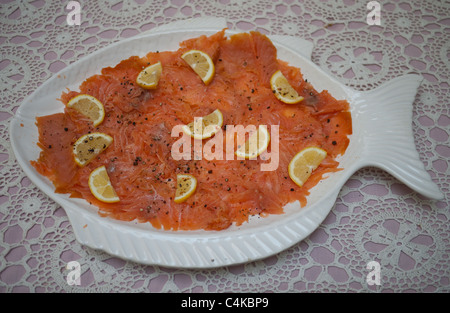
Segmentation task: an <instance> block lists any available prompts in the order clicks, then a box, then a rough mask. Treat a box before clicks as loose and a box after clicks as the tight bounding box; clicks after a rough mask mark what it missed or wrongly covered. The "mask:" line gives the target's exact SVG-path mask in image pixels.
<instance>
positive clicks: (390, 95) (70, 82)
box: [10, 18, 442, 268]
mask: <svg viewBox="0 0 450 313" xmlns="http://www.w3.org/2000/svg"><path fill="white" fill-rule="evenodd" d="M225 27H226V22H225V20H222V19H213V18H206V19H205V18H203V19H195V20H187V21H181V22H177V23H174V24H172V25H167V26H164V27H160V28H158V29H155V30H153V31H151V32H150V33H147V34H143V35H141V36H139V37H135V38H130V39H127V40H124V41H121V42H119V43H116V44H113V45H111V46H108V47H106V48H104V49H101V50H99V51H97V52H95V53H93V54H91V55H89V56H87V57H85V58H83V59H81V60H79V61H77V62H75V63H74V64H71V65H70V66H68V67H67V68H65V69H64V70H62V71H61V72H60V73H58V74H57V75H55V76H54V77H52V78H51V79H49V80H48V81H47V82H45V83H44V84H43V85H42V86H40V87H39V88H38V89H37V90H36V91H35V92H34V93H33V94H32V95H30V96H29V97H28V98H27V99H25V100H24V101H23V103H22V104H21V106H20V107H19V109H18V110H17V113H16V115H15V117H14V119H13V120H12V122H11V128H10V131H11V143H12V147H13V150H14V152H15V154H16V157H17V160H18V162H19V164H20V165H21V167H22V168H23V170H24V171H25V173H26V174H27V175H28V176H29V178H30V179H31V180H32V182H33V183H34V184H36V186H38V187H39V188H40V189H41V190H42V191H43V192H45V193H46V194H47V195H48V196H49V197H51V198H52V199H53V200H54V201H56V202H57V203H58V204H60V205H61V206H62V207H63V208H64V209H65V211H66V212H67V215H68V217H69V220H70V222H71V224H72V227H73V230H74V233H75V235H76V238H77V240H78V241H79V242H80V243H81V244H84V245H87V246H89V247H92V248H95V249H101V250H104V251H106V252H108V253H110V254H112V255H115V256H118V257H121V258H124V259H127V260H132V261H136V262H139V263H143V264H154V265H161V266H167V267H180V268H208V267H218V266H226V265H231V264H238V263H244V262H249V261H254V260H257V259H261V258H265V257H268V256H270V255H273V254H276V253H278V252H280V251H282V250H285V249H287V248H289V247H290V246H292V245H294V244H296V243H298V242H299V241H301V240H303V239H304V238H305V237H307V236H308V235H309V234H310V233H311V232H313V231H314V230H315V229H316V228H317V227H318V226H319V225H320V224H321V223H322V221H323V220H324V219H325V217H326V216H327V215H328V213H329V212H330V210H331V208H332V207H333V204H334V202H335V201H336V197H337V195H338V193H339V191H340V189H341V187H342V186H343V184H344V183H345V182H346V181H347V179H348V178H349V177H350V176H351V175H352V174H353V173H354V172H355V171H357V170H358V169H359V168H361V167H364V166H369V165H371V166H378V167H380V168H383V169H385V170H387V171H388V172H390V173H391V174H392V175H394V176H396V177H397V178H398V179H400V180H401V181H403V182H404V183H405V184H407V185H408V186H409V187H411V188H412V189H414V190H416V191H417V192H419V193H422V194H423V195H425V196H427V197H430V198H436V199H437V198H442V194H441V192H440V191H439V189H438V188H437V186H436V185H435V184H434V183H433V182H432V180H431V179H430V176H429V175H428V173H427V172H426V171H425V169H424V166H423V164H422V162H421V161H420V159H419V155H418V153H417V151H416V148H415V145H414V139H413V134H412V129H411V123H412V102H413V100H414V96H415V93H416V90H417V87H418V86H419V84H420V78H419V77H418V76H416V75H406V76H403V77H400V78H398V79H394V80H393V81H391V82H389V84H386V85H384V86H381V87H379V88H377V89H375V90H373V91H370V92H358V91H355V90H352V89H350V88H347V87H345V86H344V85H342V84H341V83H339V82H338V81H337V80H335V79H334V78H332V77H330V76H328V75H327V74H326V73H325V72H324V71H323V70H321V69H320V68H319V67H317V66H316V65H315V64H313V63H312V62H311V61H310V56H311V52H312V48H313V47H312V44H311V43H309V42H307V41H304V40H301V39H299V38H294V37H288V36H270V38H271V39H272V41H273V42H274V44H275V45H276V47H277V49H278V57H279V58H280V59H282V60H285V61H288V62H289V63H290V64H291V65H293V66H296V67H299V68H300V69H301V71H302V73H303V75H304V77H305V78H307V79H308V81H310V82H312V84H313V85H314V87H315V88H316V89H317V90H318V91H320V90H323V89H327V90H328V91H329V92H330V93H331V94H332V95H333V96H334V97H335V98H337V99H346V100H348V101H349V102H350V106H351V114H352V118H353V135H352V137H351V140H350V145H349V147H348V149H347V151H346V153H345V155H344V156H342V157H341V158H340V160H339V161H340V167H341V168H343V170H342V171H340V172H337V173H333V174H331V175H329V177H328V178H327V179H325V180H323V181H321V182H320V183H319V184H318V185H317V186H316V187H314V188H313V189H312V190H311V195H310V196H309V198H308V205H307V206H306V207H304V208H300V205H299V204H298V202H295V203H291V204H288V205H287V206H286V207H285V214H282V215H273V216H269V217H267V218H263V219H255V220H251V221H250V222H249V223H246V224H244V225H242V226H240V227H236V226H232V227H230V228H229V229H226V230H223V231H176V232H173V231H164V230H158V229H154V228H153V227H151V225H149V224H148V223H146V224H141V223H136V222H122V221H117V220H113V219H110V218H103V217H100V216H99V215H98V213H97V208H96V207H93V206H90V205H89V204H88V203H87V202H86V201H85V200H81V199H70V198H69V197H68V196H66V195H61V194H56V193H55V192H54V188H53V185H52V184H51V182H50V181H49V180H48V179H46V178H45V177H43V176H41V175H40V174H38V173H37V172H36V170H35V169H34V168H33V167H32V166H31V165H30V160H36V159H37V158H38V156H39V152H40V150H39V148H38V147H37V145H36V143H37V141H38V130H37V127H36V125H35V118H36V117H37V116H42V115H48V114H53V113H55V112H60V111H62V110H63V107H62V105H61V103H60V102H59V101H57V100H56V99H57V98H59V97H60V95H61V93H62V91H64V90H65V89H66V88H69V89H72V90H77V88H78V86H79V85H80V83H81V82H82V81H84V80H85V79H86V78H88V77H90V76H92V75H93V74H98V73H99V72H100V70H101V69H102V68H104V67H107V66H114V65H116V64H117V63H118V62H120V61H121V60H123V59H126V58H128V57H130V56H132V55H139V56H143V55H145V54H146V53H148V52H149V51H148V50H149V47H151V49H152V50H153V51H156V50H159V51H165V50H176V49H177V48H178V46H179V43H180V42H181V41H183V40H185V39H188V38H193V37H197V36H200V35H203V34H205V35H211V34H213V33H216V32H217V31H219V30H221V29H223V28H225ZM229 33H233V32H229Z"/></svg>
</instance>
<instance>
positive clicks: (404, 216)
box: [0, 0, 450, 292]
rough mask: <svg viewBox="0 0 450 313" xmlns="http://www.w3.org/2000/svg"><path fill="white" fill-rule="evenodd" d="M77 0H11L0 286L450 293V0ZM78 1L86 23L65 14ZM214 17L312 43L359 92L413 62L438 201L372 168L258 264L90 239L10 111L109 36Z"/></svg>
mask: <svg viewBox="0 0 450 313" xmlns="http://www.w3.org/2000/svg"><path fill="white" fill-rule="evenodd" d="M69 2H70V1H56V0H53V1H50V0H42V1H18V0H16V1H14V0H10V1H8V0H2V1H0V3H1V4H0V17H1V18H0V45H1V46H0V51H1V59H0V82H1V83H0V89H1V97H0V106H1V110H0V172H1V175H0V232H1V235H0V291H1V292H266V291H274V292H301V291H318V292H325V291H331V292H365V291H368V292H372V291H375V292H390V291H392V292H407V291H418V292H449V291H450V261H449V259H450V231H449V230H450V229H449V224H450V223H449V219H450V213H449V204H450V202H449V196H450V187H449V183H450V179H449V175H448V173H449V163H450V147H449V146H450V145H449V143H450V139H449V136H450V130H449V127H450V112H449V100H448V96H449V94H450V93H449V90H450V86H449V74H448V73H449V72H450V62H449V58H450V3H449V2H448V1H446V0H439V1H436V0H427V1H424V0H414V1H407V2H405V1H400V0H398V1H384V0H380V1H378V2H377V3H378V4H379V5H380V13H381V14H380V25H376V24H374V25H369V24H373V21H374V20H373V19H372V20H369V21H368V20H367V16H368V15H369V14H370V13H371V12H372V11H373V8H375V9H376V7H370V8H368V3H369V1H355V0H337V1H334V0H333V1H331V0H329V1H327V0H325V1H313V0H303V1H294V0H285V1H281V0H263V1H254V0H247V1H239V0H215V1H210V0H164V1H162V0H157V1H148V0H112V1H106V0H99V1H84V0H80V1H75V4H73V3H70V5H69ZM375 2H376V1H375ZM77 3H78V4H80V11H79V12H80V16H79V17H80V25H76V24H77V23H76V22H77V20H76V18H74V19H72V20H70V21H69V22H68V19H67V17H68V15H70V14H73V13H74V10H75V8H76V7H77ZM68 5H69V6H68ZM73 5H75V6H73ZM67 6H68V8H67ZM205 16H217V17H224V18H226V20H227V22H228V27H229V28H230V29H235V30H242V31H248V30H258V31H261V32H262V33H265V34H285V35H295V36H299V37H301V38H304V39H307V40H309V41H312V42H313V43H314V45H315V49H314V52H313V56H312V59H313V62H315V63H316V64H318V65H319V66H321V67H322V68H323V69H324V70H325V71H327V72H329V73H330V74H332V75H333V76H335V77H337V78H338V79H339V80H340V81H341V82H343V83H344V84H346V85H348V86H350V87H352V88H355V89H359V90H369V89H373V88H374V87H376V86H378V85H380V84H381V83H383V82H386V81H388V80H390V79H392V78H395V77H397V76H400V75H403V74H406V73H418V74H419V75H421V76H422V77H423V79H424V80H423V82H422V84H421V86H420V88H419V91H418V94H417V96H416V100H415V102H414V115H413V125H412V126H413V132H414V136H415V141H416V144H417V147H418V151H419V154H420V158H421V160H422V161H423V163H424V164H425V168H426V170H427V171H428V172H429V173H430V175H431V177H432V178H433V180H434V181H435V182H436V183H437V184H438V186H439V188H440V189H441V191H442V192H443V193H444V195H445V198H444V199H443V200H440V201H433V200H428V199H426V198H424V197H421V196H419V195H418V194H416V193H415V192H413V191H412V190H411V189H409V188H408V187H406V186H405V185H403V184H402V183H400V182H399V181H398V180H396V179H395V178H393V177H392V176H390V175H389V174H387V173H385V172H383V171H381V170H378V169H375V168H365V169H362V170H360V171H358V172H357V173H355V174H354V175H353V176H352V177H351V179H350V180H349V181H348V182H347V183H346V184H345V186H344V188H343V189H342V190H341V192H340V194H339V196H338V199H337V201H336V204H335V206H334V207H333V209H332V210H331V213H330V214H329V215H328V217H327V218H326V219H325V221H324V222H323V223H322V224H321V225H320V226H319V228H318V229H317V230H316V231H315V232H313V233H312V234H311V235H310V236H309V237H308V238H306V239H305V240H304V241H302V242H300V243H298V244H296V245H295V246H293V247H291V248H289V249H287V250H286V251H283V252H281V253H279V254H277V255H274V256H272V257H269V258H266V259H263V260H260V261H256V262H252V263H248V264H243V265H235V266H228V267H222V268H215V269H203V270H188V269H168V268H164V267H159V266H147V265H141V264H137V263H133V262H130V261H125V260H121V259H119V258H115V257H112V256H111V255H109V254H107V253H104V252H100V251H96V250H93V249H90V248H87V247H85V246H82V245H80V244H79V243H78V242H77V241H76V240H75V237H74V234H73V231H72V229H71V225H70V223H69V221H68V218H67V216H66V214H65V212H64V210H63V209H62V208H60V207H59V206H58V205H57V204H55V202H53V201H52V200H50V199H49V198H48V197H47V196H46V195H44V194H43V193H42V192H41V191H40V190H39V189H37V188H36V187H35V186H34V185H33V184H32V183H31V182H30V180H29V179H28V178H27V177H26V175H25V174H24V173H23V171H22V170H21V168H20V167H19V165H18V164H17V162H16V160H15V156H14V154H13V152H12V149H11V145H10V139H9V122H10V120H11V119H12V117H13V116H14V114H15V111H16V109H17V108H18V106H19V105H20V104H21V102H22V101H23V99H24V98H25V97H26V96H27V95H29V94H30V93H32V92H33V91H34V90H35V89H36V88H37V87H38V86H39V85H41V84H42V83H43V82H44V81H46V80H47V79H49V78H50V77H51V76H52V75H55V74H56V73H57V72H58V71H59V70H60V69H62V68H64V67H65V66H67V65H68V64H71V63H73V62H75V61H77V60H78V59H79V58H81V57H83V56H86V55H88V54H90V53H92V52H93V51H96V50H98V49H99V48H101V47H104V46H106V45H108V44H110V43H112V42H115V41H118V40H121V39H123V38H128V37H131V36H135V35H138V34H140V33H142V32H144V31H147V30H151V29H153V28H155V27H157V26H160V25H163V24H167V23H170V22H172V21H176V20H181V19H187V18H194V17H205ZM75 17H76V16H75ZM74 23H75V25H69V24H74ZM71 261H77V262H78V264H80V267H81V277H80V281H79V283H80V284H79V285H77V284H69V283H68V280H67V276H68V273H69V270H68V269H67V264H68V263H69V262H71ZM371 261H376V262H378V263H377V264H378V265H379V270H380V271H379V272H378V273H380V275H379V276H378V277H379V278H380V281H379V283H376V281H375V280H374V279H372V278H373V277H376V275H374V274H373V271H374V270H376V266H375V267H371V264H372V263H370V262H371ZM369 263H370V264H369ZM368 265H369V266H368ZM372 276H373V277H372ZM368 278H369V280H367V279H368Z"/></svg>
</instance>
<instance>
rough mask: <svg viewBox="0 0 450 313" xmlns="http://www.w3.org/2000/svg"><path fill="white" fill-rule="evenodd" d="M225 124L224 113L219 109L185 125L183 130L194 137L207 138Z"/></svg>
mask: <svg viewBox="0 0 450 313" xmlns="http://www.w3.org/2000/svg"><path fill="white" fill-rule="evenodd" d="M222 126H223V115H222V112H220V110H219V109H216V110H214V112H212V113H211V114H208V115H206V116H203V117H201V118H195V120H194V121H193V122H191V123H189V124H187V125H184V126H183V131H184V132H185V133H186V134H187V135H189V136H191V137H192V138H194V139H206V138H210V137H212V136H213V135H214V134H215V133H217V132H218V131H219V130H220V129H221V128H222Z"/></svg>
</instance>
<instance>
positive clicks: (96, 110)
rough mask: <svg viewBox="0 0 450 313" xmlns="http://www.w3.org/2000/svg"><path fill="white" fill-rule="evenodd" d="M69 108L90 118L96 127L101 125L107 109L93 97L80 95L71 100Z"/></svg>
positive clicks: (68, 104)
mask: <svg viewBox="0 0 450 313" xmlns="http://www.w3.org/2000/svg"><path fill="white" fill-rule="evenodd" d="M67 107H69V108H72V109H75V110H76V111H78V112H79V113H81V114H83V115H84V116H86V117H88V118H89V119H90V120H91V121H92V122H93V124H94V127H97V126H98V125H100V124H101V122H103V119H104V118H105V108H104V107H103V104H102V103H101V102H100V101H99V100H98V99H97V98H95V97H94V96H91V95H86V94H80V95H78V96H75V97H73V98H72V99H70V100H69V102H68V103H67Z"/></svg>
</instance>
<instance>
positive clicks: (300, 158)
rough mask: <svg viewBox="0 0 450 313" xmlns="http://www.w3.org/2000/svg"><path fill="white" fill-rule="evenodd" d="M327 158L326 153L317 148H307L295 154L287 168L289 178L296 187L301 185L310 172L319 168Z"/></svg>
mask: <svg viewBox="0 0 450 313" xmlns="http://www.w3.org/2000/svg"><path fill="white" fill-rule="evenodd" d="M326 156H327V152H326V151H325V150H323V149H321V148H318V147H308V148H305V149H303V150H302V151H300V152H299V153H297V154H296V155H295V156H294V157H293V158H292V160H291V162H290V163H289V166H288V171H289V177H291V179H292V181H293V182H294V183H296V184H297V185H298V186H300V187H301V186H303V184H304V183H305V182H306V181H307V180H308V178H309V177H310V176H311V174H312V172H313V171H314V170H315V169H316V168H317V167H319V165H320V163H321V162H322V161H323V160H324V159H325V157H326Z"/></svg>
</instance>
